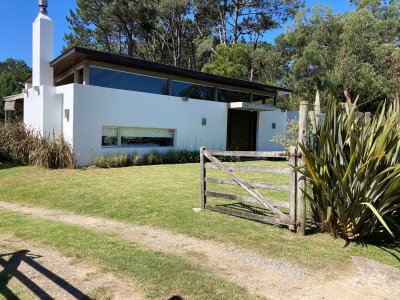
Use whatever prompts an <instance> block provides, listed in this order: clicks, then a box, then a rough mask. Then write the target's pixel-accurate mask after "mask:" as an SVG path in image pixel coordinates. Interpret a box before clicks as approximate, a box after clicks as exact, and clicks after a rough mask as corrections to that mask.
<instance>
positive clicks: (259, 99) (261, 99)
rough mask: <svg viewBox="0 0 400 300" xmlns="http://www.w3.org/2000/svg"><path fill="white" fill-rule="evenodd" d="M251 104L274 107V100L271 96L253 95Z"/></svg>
mask: <svg viewBox="0 0 400 300" xmlns="http://www.w3.org/2000/svg"><path fill="white" fill-rule="evenodd" d="M253 103H259V104H267V105H271V106H275V98H274V97H272V96H265V95H257V94H253Z"/></svg>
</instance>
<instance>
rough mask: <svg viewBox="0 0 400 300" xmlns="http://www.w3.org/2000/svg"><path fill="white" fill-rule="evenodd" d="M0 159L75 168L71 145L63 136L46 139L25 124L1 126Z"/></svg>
mask: <svg viewBox="0 0 400 300" xmlns="http://www.w3.org/2000/svg"><path fill="white" fill-rule="evenodd" d="M0 157H2V158H3V159H8V160H12V161H16V162H19V163H22V164H25V165H35V166H40V167H44V168H51V169H58V168H74V167H75V157H74V154H73V152H72V149H71V145H70V144H69V143H68V142H67V141H66V140H65V139H64V136H63V135H59V136H55V135H54V134H53V135H52V136H47V137H44V136H42V135H41V134H40V133H39V132H37V131H35V130H33V129H31V128H28V127H26V126H25V125H24V124H23V123H12V124H8V125H7V126H0Z"/></svg>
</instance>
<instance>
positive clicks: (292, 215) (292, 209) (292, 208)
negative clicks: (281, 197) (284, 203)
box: [289, 147, 297, 230]
mask: <svg viewBox="0 0 400 300" xmlns="http://www.w3.org/2000/svg"><path fill="white" fill-rule="evenodd" d="M296 161H297V151H296V147H290V152H289V164H290V182H289V188H290V200H289V221H290V225H289V229H290V230H296V225H295V223H296V195H297V191H296V189H297V182H296V181H297V180H296V170H295V168H296Z"/></svg>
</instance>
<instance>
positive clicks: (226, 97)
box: [218, 89, 250, 103]
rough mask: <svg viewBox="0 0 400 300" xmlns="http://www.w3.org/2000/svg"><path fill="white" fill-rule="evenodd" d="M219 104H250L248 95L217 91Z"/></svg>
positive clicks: (230, 91)
mask: <svg viewBox="0 0 400 300" xmlns="http://www.w3.org/2000/svg"><path fill="white" fill-rule="evenodd" d="M218 101H219V102H227V103H231V102H250V93H243V92H238V91H232V90H224V89H218Z"/></svg>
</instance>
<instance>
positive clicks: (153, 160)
mask: <svg viewBox="0 0 400 300" xmlns="http://www.w3.org/2000/svg"><path fill="white" fill-rule="evenodd" d="M143 164H145V165H158V164H162V154H161V153H160V152H158V151H151V152H149V153H147V154H145V155H144V156H143Z"/></svg>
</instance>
